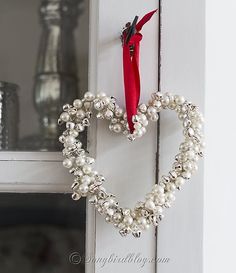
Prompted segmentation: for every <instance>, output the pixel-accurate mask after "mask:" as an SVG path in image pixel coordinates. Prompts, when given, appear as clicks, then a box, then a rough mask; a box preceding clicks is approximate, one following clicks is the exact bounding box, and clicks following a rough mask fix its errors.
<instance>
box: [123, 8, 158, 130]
mask: <svg viewBox="0 0 236 273" xmlns="http://www.w3.org/2000/svg"><path fill="white" fill-rule="evenodd" d="M156 11H157V10H154V11H151V12H149V13H147V14H146V15H145V16H144V17H143V18H142V19H141V20H140V21H139V22H138V23H137V25H136V27H135V30H136V32H135V34H134V35H132V36H131V38H130V40H129V41H128V43H126V42H125V41H126V37H127V31H124V32H123V74H124V87H125V103H126V112H127V121H128V124H129V129H130V132H131V133H133V131H134V124H133V121H132V117H133V116H134V115H136V114H137V107H138V104H139V98H140V75H139V48H140V41H141V40H142V37H143V36H142V34H141V33H140V31H141V29H142V27H143V25H144V24H146V23H147V22H148V21H149V20H150V19H151V18H152V16H153V14H154V13H155V12H156Z"/></svg>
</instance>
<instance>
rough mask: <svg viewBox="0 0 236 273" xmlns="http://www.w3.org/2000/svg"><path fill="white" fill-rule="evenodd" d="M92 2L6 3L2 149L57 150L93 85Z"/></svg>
mask: <svg viewBox="0 0 236 273" xmlns="http://www.w3.org/2000/svg"><path fill="white" fill-rule="evenodd" d="M88 13H89V0H34V1H32V0H7V1H0V18H1V19H0V37H1V43H0V62H1V65H0V150H31V151H32V150H33V151H38V150H40V151H56V150H59V149H60V146H59V145H60V144H59V143H58V140H57V139H58V135H59V132H58V130H59V129H58V126H57V119H58V116H59V113H60V112H61V108H62V105H63V104H65V103H67V102H69V103H71V102H72V100H73V99H74V98H76V97H81V94H82V91H86V90H87V86H88V37H89V34H88V30H89V24H88V22H89V14H88Z"/></svg>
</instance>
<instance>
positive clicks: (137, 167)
mask: <svg viewBox="0 0 236 273" xmlns="http://www.w3.org/2000/svg"><path fill="white" fill-rule="evenodd" d="M156 8H159V11H158V13H157V14H156V15H154V16H153V18H152V20H151V21H150V22H149V23H148V24H147V25H145V26H144V28H143V30H142V33H143V41H142V42H141V49H140V70H141V101H143V102H146V101H148V99H149V97H150V95H151V93H152V92H153V91H156V90H158V88H159V89H160V90H161V91H173V92H175V93H178V94H181V95H184V96H186V98H187V99H189V100H192V101H193V102H194V103H196V104H198V105H199V106H200V108H201V109H203V106H204V1H203V0H200V1H194V0H190V1H182V0H181V1H170V0H169V1H160V2H159V1H156V0H149V1H145V0H130V1H125V0H120V1H115V0H98V1H90V12H89V18H90V19H89V36H90V42H89V90H90V91H92V92H100V91H102V92H105V93H107V94H109V95H112V96H115V97H116V98H117V100H118V103H119V104H120V105H121V106H122V107H124V91H123V78H122V47H121V41H120V34H121V30H122V28H123V27H124V25H125V23H126V22H128V21H131V20H132V19H133V18H134V16H135V15H139V16H140V17H141V16H143V15H144V14H145V13H147V12H149V11H151V10H154V9H156ZM160 22H161V26H160ZM177 122H178V121H177V119H176V117H175V116H174V115H173V116H172V114H169V113H166V112H164V113H163V115H162V114H161V121H160V130H159V132H158V130H157V124H155V123H153V124H151V125H149V126H148V132H147V134H146V135H145V136H144V137H143V138H141V139H139V140H137V141H135V142H134V143H129V142H128V141H127V140H126V138H125V137H124V136H121V135H115V134H113V133H111V132H110V131H109V130H108V126H107V123H106V122H103V121H95V120H94V121H93V124H92V126H91V129H90V130H89V132H88V143H89V145H88V147H89V151H90V153H91V154H93V155H94V156H95V157H96V168H97V169H98V170H99V171H100V172H101V173H103V174H104V176H105V177H106V181H107V182H106V188H107V189H108V190H109V191H111V192H114V193H115V194H116V196H117V197H118V199H119V201H120V204H121V205H122V206H127V207H129V206H131V207H133V206H134V205H135V203H136V201H137V200H140V199H142V198H143V197H144V195H145V193H147V192H149V191H150V188H151V187H152V185H153V184H154V183H157V182H158V179H157V178H158V177H159V176H160V175H161V174H163V173H165V172H166V171H167V170H168V169H169V168H170V164H171V160H172V159H173V156H174V154H175V153H176V152H177V147H178V144H179V142H180V132H181V129H180V126H179V124H178V123H177ZM61 160H62V157H61V155H60V153H59V152H1V153H0V173H1V178H0V191H2V192H9V191H10V192H61V193H64V192H69V191H70V185H71V183H72V177H71V176H70V175H69V174H68V173H67V171H66V170H65V169H64V168H63V167H62V165H61ZM156 160H157V161H158V166H159V170H156ZM202 188H203V165H202V164H200V166H199V172H198V174H197V175H195V177H194V178H193V179H192V180H191V182H190V183H189V184H187V185H186V186H185V187H184V188H183V190H182V191H181V192H180V193H179V194H177V200H176V202H175V203H174V205H173V207H172V208H171V209H169V210H166V211H165V218H164V220H163V221H162V223H161V226H160V228H158V230H154V229H152V228H151V229H150V230H149V231H148V232H144V233H143V235H142V236H141V238H140V239H134V238H133V237H131V236H130V237H126V238H122V237H121V236H120V234H119V232H118V230H115V229H114V228H113V226H112V225H108V224H106V223H105V221H104V219H103V217H100V216H99V215H97V214H95V213H94V209H93V208H92V207H91V206H90V205H88V206H87V235H86V247H87V249H86V252H87V255H89V256H90V257H91V256H93V257H95V258H96V259H102V258H103V259H109V257H111V260H110V262H109V261H108V260H107V262H106V263H105V265H104V264H102V263H101V262H95V263H92V262H90V263H87V264H86V272H89V273H90V272H91V273H92V272H94V273H100V272H101V273H106V272H111V271H112V272H114V273H116V272H120V271H122V270H123V271H125V272H128V271H129V272H137V271H142V272H143V273H145V272H153V273H154V272H158V273H170V272H176V273H178V272H188V273H200V272H202V218H203V215H202V214H203V213H202V211H203V202H202V201H203V191H202ZM71 202H73V201H71ZM129 255H132V257H139V259H136V260H134V258H133V259H132V260H131V261H130V262H127V261H126V262H123V261H124V259H125V258H126V259H127V257H128V256H129ZM115 257H117V259H120V260H115ZM157 258H163V259H170V260H169V262H167V263H161V262H159V263H158V262H157V261H155V259H157ZM122 259H123V260H122Z"/></svg>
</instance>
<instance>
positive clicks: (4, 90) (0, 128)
mask: <svg viewBox="0 0 236 273" xmlns="http://www.w3.org/2000/svg"><path fill="white" fill-rule="evenodd" d="M18 90H19V86H18V85H16V84H14V83H9V82H4V81H0V150H16V149H17V144H18V124H19V101H18V94H17V92H18Z"/></svg>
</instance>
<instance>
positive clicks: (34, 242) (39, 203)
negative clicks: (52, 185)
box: [0, 193, 85, 273]
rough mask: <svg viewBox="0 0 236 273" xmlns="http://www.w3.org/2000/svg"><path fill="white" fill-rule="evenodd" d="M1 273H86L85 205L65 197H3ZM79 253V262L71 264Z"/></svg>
mask: <svg viewBox="0 0 236 273" xmlns="http://www.w3.org/2000/svg"><path fill="white" fill-rule="evenodd" d="M0 214H1V217H0V272H4V273H16V272H17V273H21V272H22V273H32V272H34V273H54V272H56V273H74V272H85V266H84V263H83V259H81V262H80V260H79V259H78V257H79V256H80V257H81V258H82V257H84V255H85V201H84V202H83V201H80V202H73V201H72V200H71V198H70V195H62V194H19V193H18V194H11V193H1V194H0ZM73 253H76V255H77V262H76V263H72V262H70V257H71V255H73Z"/></svg>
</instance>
